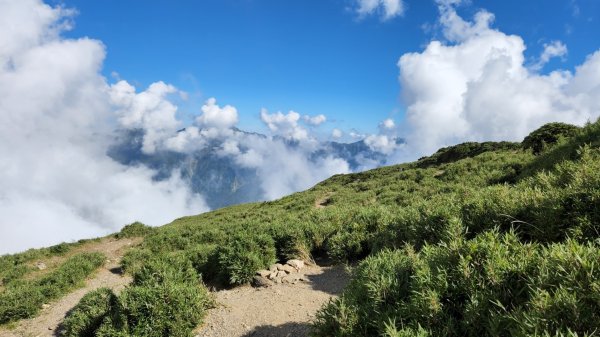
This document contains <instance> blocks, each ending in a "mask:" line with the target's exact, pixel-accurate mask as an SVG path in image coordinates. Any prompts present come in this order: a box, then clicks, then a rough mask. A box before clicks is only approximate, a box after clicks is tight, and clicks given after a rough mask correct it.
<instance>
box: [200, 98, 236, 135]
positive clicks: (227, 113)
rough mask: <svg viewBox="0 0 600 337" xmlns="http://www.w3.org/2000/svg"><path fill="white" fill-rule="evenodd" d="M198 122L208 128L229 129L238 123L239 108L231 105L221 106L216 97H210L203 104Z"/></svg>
mask: <svg viewBox="0 0 600 337" xmlns="http://www.w3.org/2000/svg"><path fill="white" fill-rule="evenodd" d="M197 122H198V124H199V125H200V126H202V127H206V128H217V129H229V128H232V127H233V126H235V125H236V124H237V123H238V113H237V109H236V108H234V107H232V106H230V105H226V106H224V107H222V108H221V107H220V106H218V105H217V100H216V99H215V98H209V99H208V100H207V101H206V104H204V106H202V114H201V115H200V116H199V117H198V118H197Z"/></svg>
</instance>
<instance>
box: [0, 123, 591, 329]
mask: <svg viewBox="0 0 600 337" xmlns="http://www.w3.org/2000/svg"><path fill="white" fill-rule="evenodd" d="M599 146H600V123H599V122H596V123H593V124H590V125H587V126H586V127H585V128H583V129H578V128H575V127H571V126H567V125H563V124H550V125H546V126H544V127H542V128H540V129H539V130H536V131H535V132H533V133H532V134H530V136H529V137H527V138H526V140H525V141H524V142H523V143H465V144H460V145H457V146H453V147H449V148H444V149H441V150H440V151H438V152H437V153H435V154H434V155H432V156H430V157H427V158H422V159H420V160H419V161H417V162H414V163H408V164H402V165H396V166H390V167H384V168H379V169H375V170H370V171H366V172H362V173H357V174H348V175H337V176H334V177H332V178H330V179H328V180H326V181H323V182H322V183H319V184H317V185H316V186H314V187H313V188H311V189H309V190H307V191H304V192H300V193H296V194H293V195H290V196H287V197H285V198H282V199H280V200H277V201H273V202H261V203H252V204H245V205H238V206H232V207H227V208H223V209H220V210H216V211H213V212H210V213H205V214H201V215H198V216H193V217H185V218H181V219H178V220H175V221H174V222H172V223H170V224H168V225H165V226H163V227H159V228H149V227H146V226H144V225H142V224H139V223H136V224H132V225H130V226H127V227H126V228H124V229H123V231H122V232H121V233H119V234H116V236H117V237H121V238H123V237H144V240H143V242H142V243H141V244H140V245H139V246H137V247H135V248H133V249H131V250H129V251H128V252H127V253H126V255H125V257H124V258H123V261H122V266H123V269H124V271H125V272H126V273H127V274H130V275H132V277H133V281H132V283H131V284H130V285H129V286H128V287H127V288H125V289H124V290H123V291H122V292H121V293H119V294H118V295H117V294H114V293H113V292H112V291H110V290H105V291H96V292H94V293H91V294H89V295H88V296H86V297H84V299H83V300H82V302H81V303H80V305H78V306H77V307H76V308H75V309H74V310H72V311H71V313H70V314H69V316H68V317H67V319H66V320H65V323H64V330H63V333H64V334H65V335H67V336H83V335H97V336H129V335H134V336H188V335H190V334H191V333H192V331H193V330H194V329H195V328H196V327H198V326H199V325H201V324H202V322H203V320H204V319H205V313H206V311H207V310H208V309H209V308H211V307H213V306H214V305H215V303H214V301H213V299H212V298H211V296H210V294H209V291H208V290H207V286H206V285H209V286H211V287H213V286H214V287H223V286H225V287H229V286H237V285H241V284H246V283H248V282H250V281H252V279H253V278H254V276H255V274H256V272H257V271H258V270H260V269H264V268H268V267H269V265H271V264H272V263H275V262H277V261H279V262H285V261H286V260H288V259H290V258H298V259H302V260H305V261H307V262H309V261H312V260H313V259H317V258H328V259H332V260H334V261H337V262H339V263H345V262H349V264H350V265H352V266H354V267H353V271H352V276H351V280H350V283H349V284H348V286H347V287H346V288H345V290H344V291H343V293H342V294H341V296H340V297H339V298H338V299H336V300H333V301H331V302H329V303H328V304H326V305H325V306H324V307H322V308H321V309H320V311H319V312H318V313H317V314H316V318H315V320H314V322H313V327H312V334H313V335H315V336H592V335H594V334H595V333H597V330H599V329H600V283H599V282H600V281H599V280H600V271H599V270H598V263H599V262H600V201H599V200H600V148H599ZM82 244H85V243H82ZM78 245H81V244H72V245H63V246H60V247H61V248H49V249H46V250H41V251H30V252H27V253H24V254H20V255H13V256H4V257H2V258H1V259H0V266H2V268H1V269H0V271H1V273H0V277H2V283H3V288H2V289H1V290H0V291H1V292H0V324H2V323H9V322H13V321H15V320H17V319H20V318H25V317H31V316H35V315H36V314H37V310H36V308H38V309H39V306H40V305H41V304H42V303H45V302H44V301H45V299H44V298H41V299H37V297H36V296H38V295H37V294H41V295H39V296H42V297H43V296H46V295H48V294H50V295H52V296H53V297H52V296H50V297H52V298H57V297H59V296H61V294H64V293H66V292H68V291H70V289H72V288H73V287H74V286H75V285H76V284H77V282H78V280H70V281H69V282H66V283H65V282H62V283H61V282H54V281H47V280H46V279H47V278H49V277H51V276H55V277H56V278H58V279H62V278H61V277H62V276H60V275H62V274H60V273H59V272H54V273H49V274H48V275H50V276H48V275H46V276H40V277H36V276H35V275H33V276H32V274H31V273H32V270H31V263H32V262H33V261H35V260H36V259H39V258H40V256H52V255H53V254H59V255H60V254H68V251H70V250H72V249H75V248H74V247H78ZM75 256H77V255H75ZM87 259H88V260H92V262H90V263H87V264H86V263H84V265H86V266H88V268H87V269H86V273H80V274H82V275H79V276H78V278H79V279H83V278H85V277H86V275H87V274H89V272H88V270H93V269H94V268H97V266H98V261H97V260H98V258H97V257H94V256H91V257H87ZM67 261H70V260H67ZM86 261H87V260H86ZM65 263H66V262H65ZM72 263H74V264H76V263H82V262H81V261H74V262H72ZM58 268H59V269H60V267H58ZM54 274H56V275H54ZM63 283H65V284H67V285H65V286H64V287H62V286H61V287H60V289H59V290H56V289H58V288H57V287H54V285H56V284H59V285H60V284H63ZM31 294H36V296H31ZM24 299H27V301H25V300H24ZM30 299H35V301H37V302H35V301H34V300H30Z"/></svg>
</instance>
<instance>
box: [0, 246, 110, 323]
mask: <svg viewBox="0 0 600 337" xmlns="http://www.w3.org/2000/svg"><path fill="white" fill-rule="evenodd" d="M104 260H105V257H104V255H103V254H101V253H81V254H78V255H74V256H73V257H71V258H69V259H68V260H67V261H66V262H64V263H63V264H62V265H60V266H59V267H58V268H57V269H56V270H54V271H52V272H50V273H49V274H47V275H44V276H43V277H41V278H39V279H36V280H31V281H20V282H14V283H10V284H9V285H8V286H7V287H6V289H5V290H4V291H3V292H2V293H0V324H3V323H8V322H11V321H14V320H17V319H21V318H29V317H33V316H34V315H35V314H37V313H38V311H39V310H40V308H41V306H42V304H43V303H45V302H47V301H50V300H53V299H56V298H58V297H60V296H62V295H63V294H66V293H67V292H69V291H70V290H72V289H74V288H76V287H79V286H81V285H82V284H83V281H84V280H85V279H86V278H87V277H88V276H89V275H90V274H91V273H92V272H93V271H95V270H96V269H97V268H98V267H100V266H101V265H102V264H103V263H104Z"/></svg>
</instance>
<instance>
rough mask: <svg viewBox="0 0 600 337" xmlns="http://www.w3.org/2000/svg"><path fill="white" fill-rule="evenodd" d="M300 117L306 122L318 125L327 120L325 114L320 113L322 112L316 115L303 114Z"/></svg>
mask: <svg viewBox="0 0 600 337" xmlns="http://www.w3.org/2000/svg"><path fill="white" fill-rule="evenodd" d="M302 118H303V119H304V121H305V122H306V124H308V125H312V126H319V125H321V124H323V123H325V121H327V117H325V115H322V114H321V115H316V116H308V115H304V116H303V117H302Z"/></svg>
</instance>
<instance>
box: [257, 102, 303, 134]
mask: <svg viewBox="0 0 600 337" xmlns="http://www.w3.org/2000/svg"><path fill="white" fill-rule="evenodd" d="M260 119H261V120H262V122H263V123H265V125H266V126H267V127H268V128H269V130H270V131H271V132H273V133H274V134H275V135H277V136H281V137H284V138H286V139H289V140H306V139H308V131H307V130H306V129H305V128H303V127H302V126H300V125H299V124H298V121H299V120H300V114H299V113H297V112H295V111H290V112H288V113H287V114H283V113H282V112H281V111H278V112H276V113H273V114H270V113H269V111H267V109H262V110H261V111H260Z"/></svg>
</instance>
